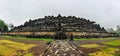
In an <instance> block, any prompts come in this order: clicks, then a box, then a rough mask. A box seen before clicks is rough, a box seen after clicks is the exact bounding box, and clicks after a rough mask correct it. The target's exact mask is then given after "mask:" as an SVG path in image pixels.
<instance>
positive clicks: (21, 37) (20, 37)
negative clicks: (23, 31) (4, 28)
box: [2, 35, 53, 41]
mask: <svg viewBox="0 0 120 56" xmlns="http://www.w3.org/2000/svg"><path fill="white" fill-rule="evenodd" d="M2 36H3V37H4V38H17V39H23V40H43V41H53V39H51V38H39V37H37V38H26V37H23V36H7V35H2Z"/></svg>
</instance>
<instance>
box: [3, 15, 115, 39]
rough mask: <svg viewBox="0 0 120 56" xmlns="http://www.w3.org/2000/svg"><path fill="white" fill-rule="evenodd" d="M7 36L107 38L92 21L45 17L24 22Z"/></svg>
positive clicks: (72, 17)
mask: <svg viewBox="0 0 120 56" xmlns="http://www.w3.org/2000/svg"><path fill="white" fill-rule="evenodd" d="M4 34H9V35H22V36H32V37H33V36H34V37H41V36H42V37H55V38H58V39H59V38H61V39H64V38H68V37H71V36H72V37H107V36H113V34H108V33H107V32H106V30H105V29H104V27H101V26H100V25H99V24H97V23H96V22H94V21H90V20H87V19H85V18H79V17H75V16H61V15H60V14H59V15H58V16H45V17H44V18H39V19H35V20H31V19H30V20H29V21H26V22H25V23H24V24H23V25H20V26H17V27H15V28H14V29H12V30H11V31H9V32H7V33H4Z"/></svg>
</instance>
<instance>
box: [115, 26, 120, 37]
mask: <svg viewBox="0 0 120 56" xmlns="http://www.w3.org/2000/svg"><path fill="white" fill-rule="evenodd" d="M116 33H117V34H118V35H119V36H120V25H118V26H117V30H116Z"/></svg>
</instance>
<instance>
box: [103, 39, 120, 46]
mask: <svg viewBox="0 0 120 56" xmlns="http://www.w3.org/2000/svg"><path fill="white" fill-rule="evenodd" d="M104 44H107V45H111V46H120V39H119V40H113V41H109V42H105V43H104Z"/></svg>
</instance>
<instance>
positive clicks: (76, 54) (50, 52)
mask: <svg viewBox="0 0 120 56" xmlns="http://www.w3.org/2000/svg"><path fill="white" fill-rule="evenodd" d="M40 56H84V55H83V52H82V51H80V50H77V48H76V47H75V45H73V44H72V42H67V41H64V40H56V41H54V42H53V43H51V44H50V45H49V47H48V48H47V49H46V50H45V52H44V53H43V54H42V55H40Z"/></svg>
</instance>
